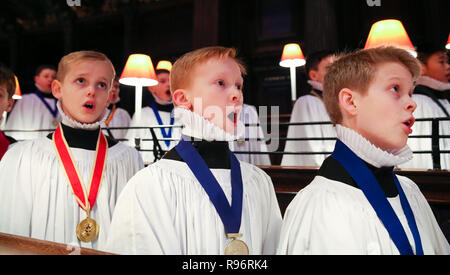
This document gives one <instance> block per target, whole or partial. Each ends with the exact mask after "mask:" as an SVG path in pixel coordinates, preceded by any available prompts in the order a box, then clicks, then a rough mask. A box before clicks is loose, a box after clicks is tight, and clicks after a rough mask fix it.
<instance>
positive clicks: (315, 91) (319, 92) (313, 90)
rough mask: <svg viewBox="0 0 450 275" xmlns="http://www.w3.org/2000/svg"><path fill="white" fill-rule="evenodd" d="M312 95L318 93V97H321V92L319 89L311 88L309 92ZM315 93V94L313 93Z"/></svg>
mask: <svg viewBox="0 0 450 275" xmlns="http://www.w3.org/2000/svg"><path fill="white" fill-rule="evenodd" d="M310 93H311V94H312V95H318V96H319V97H320V98H323V94H322V91H321V90H318V89H314V88H313V89H312V91H311V92H310ZM314 93H315V94H314Z"/></svg>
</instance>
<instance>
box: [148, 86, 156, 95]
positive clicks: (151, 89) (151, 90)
mask: <svg viewBox="0 0 450 275" xmlns="http://www.w3.org/2000/svg"><path fill="white" fill-rule="evenodd" d="M153 87H155V86H148V87H147V89H148V91H149V92H150V93H152V94H153Z"/></svg>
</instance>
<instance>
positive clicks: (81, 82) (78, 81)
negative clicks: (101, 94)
mask: <svg viewBox="0 0 450 275" xmlns="http://www.w3.org/2000/svg"><path fill="white" fill-rule="evenodd" d="M76 82H77V83H78V84H83V83H84V82H85V81H84V79H83V78H78V79H77V80H76Z"/></svg>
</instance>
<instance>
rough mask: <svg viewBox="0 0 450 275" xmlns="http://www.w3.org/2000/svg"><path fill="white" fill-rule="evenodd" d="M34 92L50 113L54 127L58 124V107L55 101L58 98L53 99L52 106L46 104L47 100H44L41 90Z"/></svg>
mask: <svg viewBox="0 0 450 275" xmlns="http://www.w3.org/2000/svg"><path fill="white" fill-rule="evenodd" d="M34 93H35V94H36V96H37V97H38V98H39V99H40V100H41V102H42V103H43V104H44V106H45V108H47V110H48V111H49V112H50V114H51V115H52V117H53V121H52V125H53V126H55V127H56V126H58V120H57V119H56V117H57V116H58V108H57V107H56V103H57V102H58V100H56V99H54V101H55V104H54V106H53V108H52V107H51V106H50V104H48V102H47V100H45V99H44V97H43V96H42V95H41V92H39V91H35V92H34Z"/></svg>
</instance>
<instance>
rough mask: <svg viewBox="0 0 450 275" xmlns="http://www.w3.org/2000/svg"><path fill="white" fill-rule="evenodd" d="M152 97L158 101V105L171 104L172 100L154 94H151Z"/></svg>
mask: <svg viewBox="0 0 450 275" xmlns="http://www.w3.org/2000/svg"><path fill="white" fill-rule="evenodd" d="M152 95H153V98H154V99H155V101H156V103H158V104H159V105H169V104H173V102H172V100H170V101H167V100H164V99H161V98H159V97H157V96H156V95H154V94H152Z"/></svg>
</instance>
